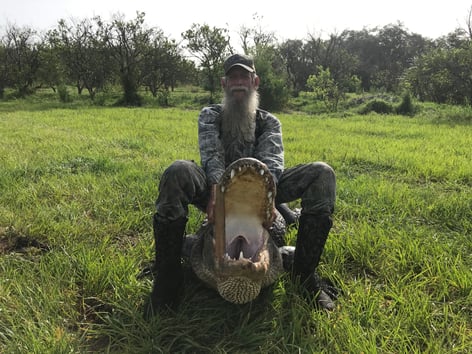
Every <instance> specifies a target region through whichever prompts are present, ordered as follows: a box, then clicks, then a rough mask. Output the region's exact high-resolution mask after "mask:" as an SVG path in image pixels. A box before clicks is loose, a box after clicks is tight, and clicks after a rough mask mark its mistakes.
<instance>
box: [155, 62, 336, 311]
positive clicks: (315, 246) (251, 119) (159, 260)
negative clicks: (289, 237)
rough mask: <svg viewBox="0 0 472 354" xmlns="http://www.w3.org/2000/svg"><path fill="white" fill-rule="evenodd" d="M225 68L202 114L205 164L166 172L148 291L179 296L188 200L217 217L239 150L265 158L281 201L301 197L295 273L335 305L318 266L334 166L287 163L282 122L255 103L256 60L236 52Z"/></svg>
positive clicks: (322, 300)
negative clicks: (219, 192) (223, 184)
mask: <svg viewBox="0 0 472 354" xmlns="http://www.w3.org/2000/svg"><path fill="white" fill-rule="evenodd" d="M224 72H225V76H224V77H223V78H222V79H221V85H222V87H223V90H224V99H223V102H222V104H220V105H214V106H210V107H206V108H204V109H203V110H202V111H201V113H200V116H199V119H198V140H199V147H200V157H201V165H202V167H200V166H198V165H197V164H196V163H194V162H193V161H185V160H179V161H175V162H174V163H173V164H171V166H169V167H168V168H167V170H166V171H165V172H164V174H163V175H162V178H161V182H160V185H159V197H158V198H157V201H156V210H157V212H156V214H155V215H154V220H153V221H154V222H153V226H154V238H155V245H156V265H155V266H156V269H155V270H156V271H157V277H156V279H155V280H154V286H153V290H152V293H151V306H152V309H153V310H156V309H159V308H162V307H165V306H172V305H174V304H175V303H176V302H177V300H178V295H179V291H180V289H181V287H182V281H183V279H182V278H183V276H182V267H181V259H180V252H181V248H182V242H183V236H184V232H185V225H186V222H187V215H188V205H189V204H193V205H195V206H197V207H198V208H199V209H201V210H206V212H207V215H208V220H209V222H210V223H211V222H213V219H214V207H215V188H216V184H217V183H218V182H219V179H220V177H221V176H222V174H223V172H224V170H225V168H226V167H227V166H228V165H229V164H230V163H231V162H233V161H235V160H237V159H239V158H242V157H254V158H256V159H258V160H260V161H262V162H263V163H265V164H266V165H267V167H268V169H269V171H270V172H271V173H272V176H273V177H274V180H275V182H276V185H277V196H276V205H279V204H282V203H286V202H289V201H292V200H295V199H299V198H301V207H302V209H301V215H300V218H299V227H298V235H297V241H296V251H295V256H294V265H293V278H294V279H295V280H296V281H299V282H300V284H301V286H302V287H303V288H304V289H305V290H306V292H307V293H308V294H310V295H312V296H317V302H318V304H319V305H320V306H321V307H322V308H326V309H333V308H334V303H333V301H332V300H331V298H330V297H329V296H328V295H327V294H326V293H325V292H323V291H322V290H321V288H320V286H321V284H320V279H319V277H318V276H317V274H316V273H315V269H316V267H317V266H318V263H319V261H320V257H321V253H322V251H323V247H324V245H325V242H326V239H327V237H328V233H329V230H330V229H331V226H332V221H331V215H332V213H333V210H334V202H335V193H336V180H335V174H334V171H333V170H332V168H331V167H329V166H328V165H327V164H325V163H322V162H316V163H309V164H305V165H299V166H296V167H293V168H289V169H284V150H283V144H282V132H281V124H280V122H279V120H278V119H277V118H276V117H275V116H273V115H272V114H270V113H268V112H266V111H263V110H261V109H259V108H258V105H259V96H258V93H257V89H258V87H259V82H260V79H259V77H258V76H257V74H256V69H255V67H254V62H253V60H252V59H251V58H250V57H248V56H245V55H239V54H234V55H231V56H230V57H229V58H228V59H226V61H225V63H224Z"/></svg>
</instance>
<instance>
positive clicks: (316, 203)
mask: <svg viewBox="0 0 472 354" xmlns="http://www.w3.org/2000/svg"><path fill="white" fill-rule="evenodd" d="M209 198H210V188H209V185H208V183H207V179H206V175H205V172H204V171H203V169H202V168H201V167H200V166H198V165H197V164H196V163H195V162H194V161H187V160H177V161H175V162H173V163H172V164H171V165H170V166H169V167H168V168H167V169H166V170H165V171H164V174H163V175H162V177H161V181H160V184H159V196H158V198H157V200H156V210H157V215H158V218H159V219H161V220H162V221H164V222H165V221H172V220H176V219H178V218H182V217H186V216H187V214H188V205H189V204H193V205H195V206H196V207H197V208H199V209H200V210H202V211H205V210H206V206H207V203H208V200H209ZM300 198H301V207H302V214H311V215H321V214H325V215H331V214H332V213H333V211H334V203H335V198H336V177H335V174H334V171H333V169H332V168H331V167H330V166H329V165H327V164H325V163H323V162H313V163H308V164H301V165H298V166H295V167H291V168H288V169H286V170H285V171H284V172H283V174H282V176H281V177H280V179H279V181H278V183H277V196H276V200H275V202H276V204H277V205H278V204H281V203H287V202H291V201H294V200H296V199H300Z"/></svg>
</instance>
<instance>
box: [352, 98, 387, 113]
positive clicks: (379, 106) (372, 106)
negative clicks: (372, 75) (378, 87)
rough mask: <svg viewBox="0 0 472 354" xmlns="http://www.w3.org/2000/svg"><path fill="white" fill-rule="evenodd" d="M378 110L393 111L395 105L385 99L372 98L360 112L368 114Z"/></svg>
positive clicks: (379, 111)
mask: <svg viewBox="0 0 472 354" xmlns="http://www.w3.org/2000/svg"><path fill="white" fill-rule="evenodd" d="M370 112H376V113H379V114H389V113H392V112H393V107H392V105H391V104H390V103H388V102H385V101H383V100H372V101H370V102H367V104H366V105H365V106H364V107H363V108H362V109H361V111H360V114H367V113H370Z"/></svg>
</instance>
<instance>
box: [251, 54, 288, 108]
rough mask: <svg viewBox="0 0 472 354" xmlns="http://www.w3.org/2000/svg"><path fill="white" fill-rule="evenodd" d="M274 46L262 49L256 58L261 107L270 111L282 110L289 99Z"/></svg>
mask: <svg viewBox="0 0 472 354" xmlns="http://www.w3.org/2000/svg"><path fill="white" fill-rule="evenodd" d="M275 55H276V54H275V52H274V51H273V48H265V49H264V50H262V49H260V50H259V53H258V56H257V57H256V58H255V66H256V70H257V75H258V76H259V77H260V81H261V83H260V86H259V90H258V91H259V95H260V107H261V108H263V109H265V110H268V111H280V110H282V109H283V108H284V107H285V106H286V105H287V102H288V100H289V96H290V94H289V91H288V90H287V85H286V83H285V79H284V76H283V75H281V74H280V73H279V71H278V70H277V67H276V66H275V65H273V64H274V63H276V57H275Z"/></svg>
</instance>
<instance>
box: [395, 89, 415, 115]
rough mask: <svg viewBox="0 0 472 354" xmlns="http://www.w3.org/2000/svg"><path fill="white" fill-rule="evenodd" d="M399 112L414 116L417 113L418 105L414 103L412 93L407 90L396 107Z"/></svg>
mask: <svg viewBox="0 0 472 354" xmlns="http://www.w3.org/2000/svg"><path fill="white" fill-rule="evenodd" d="M395 111H396V112H397V114H402V115H404V116H414V115H415V113H416V107H415V106H414V105H413V102H412V100H411V96H410V94H409V93H408V92H407V93H405V94H404V95H403V98H402V101H401V103H400V104H399V105H398V107H397V108H396V109H395Z"/></svg>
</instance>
